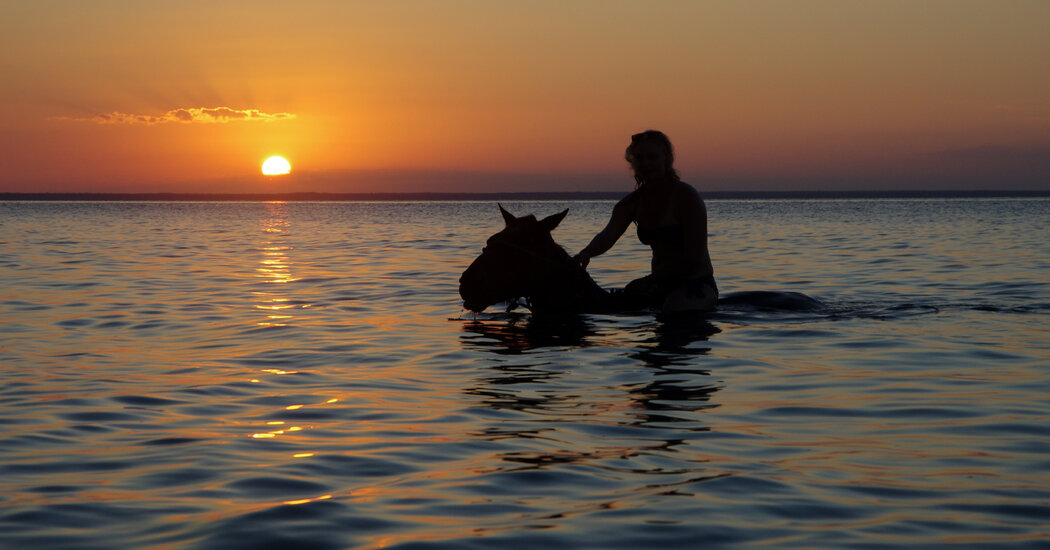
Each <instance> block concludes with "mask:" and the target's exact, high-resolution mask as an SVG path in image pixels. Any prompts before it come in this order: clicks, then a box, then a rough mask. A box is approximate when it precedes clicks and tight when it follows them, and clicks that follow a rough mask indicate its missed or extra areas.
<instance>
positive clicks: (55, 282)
mask: <svg viewBox="0 0 1050 550" xmlns="http://www.w3.org/2000/svg"><path fill="white" fill-rule="evenodd" d="M612 204H613V203H612V202H609V201H575V202H557V201H536V202H511V203H505V204H504V206H505V207H507V208H508V209H509V210H510V211H511V212H514V213H515V214H518V215H522V214H527V213H535V214H537V215H538V216H544V215H548V214H552V213H555V212H558V211H560V210H562V209H564V208H569V209H570V213H569V216H568V217H567V218H566V219H565V221H564V222H563V223H562V225H561V226H560V227H559V228H558V229H557V230H556V231H555V232H554V236H555V238H556V240H558V242H560V243H561V244H562V245H564V246H565V247H566V248H567V249H569V250H570V251H576V250H579V249H580V248H581V247H582V246H583V245H585V244H586V243H587V241H588V240H589V238H590V237H591V236H592V235H593V234H594V233H595V232H596V231H597V230H598V229H600V228H601V227H602V226H603V225H604V222H605V220H606V217H607V216H608V214H609V212H610V210H611V208H612ZM708 211H709V216H710V248H711V255H712V258H713V261H714V265H715V275H716V277H717V279H718V283H719V286H720V287H721V289H722V291H723V292H731V291H736V290H778V291H795V292H802V293H805V294H807V295H809V296H811V297H814V298H816V299H819V300H821V301H822V302H824V303H825V304H826V306H827V307H826V308H825V309H823V310H821V311H817V312H787V311H755V310H750V311H749V310H747V309H746V308H740V309H735V310H734V309H722V310H720V311H718V312H715V313H713V314H710V315H694V316H674V317H667V316H663V315H654V314H649V315H582V316H574V317H565V318H556V319H549V320H544V319H533V318H532V317H531V316H530V315H528V314H527V312H522V311H520V310H519V311H516V312H511V313H507V312H505V311H503V309H502V308H490V309H489V310H487V311H486V312H483V313H482V314H480V315H478V316H477V318H476V319H475V316H474V315H473V314H470V313H468V312H466V311H465V310H463V309H462V306H461V303H460V298H459V296H458V293H457V288H458V278H459V275H460V273H461V272H462V271H463V270H464V269H465V268H466V266H467V265H469V263H470V262H471V260H472V259H473V258H474V257H475V256H476V255H477V254H478V253H479V252H480V250H481V247H482V245H483V243H484V240H485V238H486V237H488V236H489V235H491V234H492V233H495V232H496V231H498V230H499V229H501V228H502V225H503V222H502V219H501V218H500V215H499V213H498V211H497V209H496V205H495V204H494V203H493V202H489V201H480V202H470V201H460V202H312V203H310V202H288V203H280V202H274V203H266V202H229V203H208V202H0V244H2V249H0V277H2V278H0V316H2V317H0V487H2V491H0V548H5V549H7V548H12V549H16V548H27V549H28V548H32V549H77V550H90V549H106V550H112V549H125V548H127V549H131V548H136V549H137V548H151V549H183V548H187V549H189V548H192V549H221V550H229V549H234V548H237V549H240V548H249V549H250V548H296V549H329V548H331V549H343V548H365V549H370V548H399V549H401V548H572V549H589V548H595V549H636V548H699V547H719V546H749V547H750V546H765V547H771V548H779V547H805V548H843V547H849V548H881V547H886V548H899V547H909V548H911V547H928V546H932V545H947V544H955V545H959V546H963V547H974V548H983V547H993V548H1004V547H1007V548H1048V547H1050V527H1048V525H1050V223H1048V220H1050V199H1046V198H1025V199H992V198H980V199H906V200H894V199H877V200H861V199H857V200H710V201H709V202H708ZM647 266H648V254H647V249H646V248H645V247H643V246H642V245H641V244H640V243H639V242H638V241H637V239H636V238H635V236H634V235H633V231H630V232H629V233H628V234H627V235H625V236H624V238H623V239H621V241H620V243H619V244H618V245H617V246H616V248H614V249H613V250H612V251H611V252H609V253H608V254H606V255H605V256H602V257H599V258H596V259H595V260H594V261H593V262H592V263H591V268H590V270H591V273H592V274H593V275H594V277H595V279H596V280H597V281H598V282H599V283H600V284H602V285H603V286H607V287H616V286H622V285H624V284H626V283H627V282H628V281H630V280H631V279H633V278H635V277H639V276H641V275H644V274H645V272H646V270H647Z"/></svg>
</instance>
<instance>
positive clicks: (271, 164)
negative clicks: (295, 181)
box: [262, 157, 292, 176]
mask: <svg viewBox="0 0 1050 550" xmlns="http://www.w3.org/2000/svg"><path fill="white" fill-rule="evenodd" d="M291 171H292V165H291V164H289V162H288V161H287V160H285V159H284V157H270V158H268V159H266V160H265V161H263V164H262V173H263V175H266V176H280V175H281V174H287V173H288V172H291Z"/></svg>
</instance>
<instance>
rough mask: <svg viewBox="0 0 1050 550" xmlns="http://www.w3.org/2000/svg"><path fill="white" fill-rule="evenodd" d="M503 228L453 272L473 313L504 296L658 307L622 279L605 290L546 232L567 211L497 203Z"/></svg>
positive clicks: (613, 309) (759, 297) (795, 298)
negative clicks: (537, 211) (517, 210)
mask: <svg viewBox="0 0 1050 550" xmlns="http://www.w3.org/2000/svg"><path fill="white" fill-rule="evenodd" d="M498 206H499V211H500V214H502V215H503V221H504V224H505V225H504V228H503V229H502V230H501V231H499V232H497V233H496V234H494V235H492V236H491V237H489V238H488V240H487V241H486V242H485V247H484V248H483V249H482V251H481V255H480V256H478V257H477V258H476V259H475V260H474V261H473V262H472V263H471V264H470V266H469V267H467V269H466V271H464V272H463V275H462V276H461V277H460V278H459V295H460V297H462V298H463V307H464V308H466V309H468V310H470V311H473V312H475V313H478V312H481V311H484V310H485V309H486V308H488V307H489V306H492V305H494V304H498V303H501V302H507V303H508V304H509V307H508V308H507V310H508V311H510V310H512V309H514V308H515V307H517V305H519V304H520V303H522V301H523V302H524V305H525V306H526V307H527V308H528V309H529V310H531V311H532V313H533V314H550V313H619V312H629V311H643V310H652V309H658V308H659V304H654V303H651V301H650V300H649V299H648V298H647V297H646V296H647V294H646V293H642V292H636V291H635V290H634V288H633V287H632V285H634V283H637V282H639V281H641V279H639V280H637V281H634V282H632V283H631V284H628V285H627V286H626V287H625V288H623V289H613V290H611V291H610V290H606V289H604V288H602V287H601V286H599V285H598V283H596V282H595V281H594V279H593V278H591V276H590V274H589V273H587V270H586V269H584V268H583V267H582V266H581V265H580V264H579V263H577V262H576V261H574V260H573V259H572V257H571V256H569V253H568V252H566V251H565V249H564V248H562V247H561V246H560V245H558V243H556V242H555V241H554V238H553V237H552V236H551V232H552V231H554V229H555V228H556V227H558V224H560V223H561V222H562V220H563V219H565V216H566V215H567V214H568V213H569V210H568V209H565V210H563V211H561V212H558V213H557V214H552V215H550V216H547V217H545V218H543V219H542V220H541V219H537V218H536V216H534V215H532V214H528V215H525V216H521V217H516V216H514V215H513V214H511V213H510V212H508V211H507V210H506V209H504V208H503V205H498ZM718 303H719V305H720V306H721V305H730V304H732V305H743V306H746V307H753V308H757V309H785V310H792V311H807V310H815V309H820V308H822V307H823V304H821V303H820V302H819V301H817V300H814V299H813V298H810V297H809V296H806V295H805V294H801V293H798V292H772V291H744V292H733V293H729V294H727V295H725V296H724V297H720V298H719V300H718Z"/></svg>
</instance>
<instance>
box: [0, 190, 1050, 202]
mask: <svg viewBox="0 0 1050 550" xmlns="http://www.w3.org/2000/svg"><path fill="white" fill-rule="evenodd" d="M627 193H628V192H627V191H493V192H362V193H331V192H314V191H300V192H288V193H179V192H156V193H108V192H100V193H92V192H45V193H21V192H0V201H35V202H41V201H43V202H47V201H85V202H113V201H149V202H238V201H240V202H259V201H288V202H309V201H315V202H338V201H358V202H360V201H457V200H460V201H465V200H479V201H480V200H615V199H619V198H622V197H624V196H626V195H627ZM703 196H704V198H707V199H715V200H717V199H835V198H844V199H845V198H858V199H863V198H886V199H889V198H1029V197H1050V190H1019V189H1015V190H1000V189H983V190H981V189H978V190H972V189H971V190H966V189H961V190H951V189H941V190H938V189H925V190H911V189H896V190H893V189H891V190H875V191H861V190H837V191H829V190H792V191H785V190H770V191H706V192H704V193H703Z"/></svg>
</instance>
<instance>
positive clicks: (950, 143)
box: [0, 0, 1050, 192]
mask: <svg viewBox="0 0 1050 550" xmlns="http://www.w3.org/2000/svg"><path fill="white" fill-rule="evenodd" d="M1048 22H1050V2H1047V1H1045V0H1031V1H1022V0H987V1H969V0H923V1H919V2H916V1H911V0H907V1H895V0H880V1H878V2H848V1H841V0H808V1H807V0H800V1H791V2H783V1H779V0H769V1H743V0H742V1H739V2H736V1H733V2H730V1H717V2H714V1H711V2H708V1H702V0H697V1H680V2H675V1H666V2H652V3H645V2H638V1H637V0H634V1H625V2H620V1H615V0H599V1H574V0H558V1H550V2H531V1H530V2H490V1H477V2H473V1H469V2H465V1H451V0H450V1H448V2H422V1H421V2H409V1H403V2H402V1H397V2H350V1H345V2H344V1H334V0H333V1H328V2H309V1H306V2H301V3H296V4H294V5H293V4H292V3H287V2H259V1H251V2H218V3H213V2H187V1H178V2H174V1H173V2H162V1H155V2H154V1H151V2H123V1H102V0H95V1H92V2H64V1H48V0H42V1H34V2H5V7H4V17H3V18H2V20H0V41H2V48H0V68H2V70H3V73H4V77H3V79H2V81H0V115H2V116H3V120H4V123H3V125H2V126H0V143H2V145H3V146H2V147H0V163H2V166H3V171H2V173H0V191H8V192H10V191H17V192H22V191H51V192H61V191H86V192H121V191H139V192H154V191H171V192H197V191H214V192H282V191H326V192H369V191H406V192H407V191H492V190H508V191H535V190H541V191H547V190H565V191H575V190H629V189H630V188H631V187H632V185H633V181H632V180H631V178H630V177H629V174H628V172H627V169H626V165H625V162H624V161H623V148H624V147H625V146H626V144H627V143H628V141H629V135H630V134H631V133H634V132H637V131H640V130H644V129H648V128H656V129H661V130H663V131H665V132H666V133H667V134H668V135H669V136H670V137H671V139H672V140H673V141H674V142H675V146H676V148H677V153H678V159H679V163H678V168H679V171H680V172H681V174H682V176H683V177H684V179H686V180H687V181H690V182H692V183H694V184H696V185H697V187H699V188H700V189H701V190H704V189H708V190H732V189H746V190H780V189H805V190H815V189H858V188H859V189H887V188H888V189H942V188H960V189H962V188H965V189H971V188H982V189H996V188H998V189H1050V101H1048V100H1047V98H1050V23H1048ZM274 154H279V155H283V156H285V157H286V158H288V159H289V160H290V161H291V163H292V165H293V173H292V175H290V176H281V177H277V178H269V179H268V178H265V177H263V176H262V175H261V174H260V172H259V166H260V164H261V162H262V161H263V159H265V158H266V157H268V156H270V155H274Z"/></svg>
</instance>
